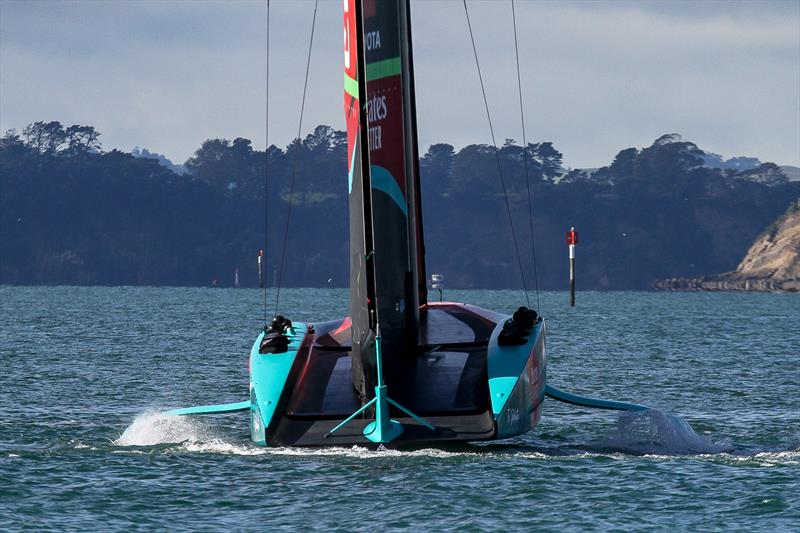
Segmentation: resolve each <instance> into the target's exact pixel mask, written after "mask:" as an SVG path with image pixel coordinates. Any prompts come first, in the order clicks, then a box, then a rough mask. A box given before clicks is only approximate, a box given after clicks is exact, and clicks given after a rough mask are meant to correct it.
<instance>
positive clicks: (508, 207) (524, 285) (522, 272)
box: [463, 0, 531, 306]
mask: <svg viewBox="0 0 800 533" xmlns="http://www.w3.org/2000/svg"><path fill="white" fill-rule="evenodd" d="M463 3H464V13H465V14H466V15H467V27H468V28H469V38H470V41H472V52H473V54H475V66H476V67H477V69H478V79H479V80H480V82H481V93H483V105H484V107H485V108H486V118H487V119H488V121H489V132H490V133H491V134H492V146H493V147H494V157H495V159H496V160H497V175H498V176H499V177H500V185H501V186H502V188H503V199H504V200H505V201H506V212H507V213H508V224H509V226H511V237H512V238H513V240H514V250H516V252H517V263H518V264H519V275H520V277H521V278H522V288H523V289H524V290H525V300H526V301H527V303H528V306H530V305H531V299H530V296H529V295H528V285H527V283H526V282H525V269H524V268H523V267H522V257H521V256H520V253H519V244H518V243H517V232H516V231H515V230H514V219H513V218H512V216H511V204H510V203H509V201H508V191H507V189H506V182H505V179H503V169H502V167H501V165H500V151H499V150H498V149H497V141H496V140H495V136H494V127H493V126H492V116H491V114H490V113H489V100H488V99H487V98H486V89H485V88H484V85H483V75H482V74H481V64H480V62H479V61H478V49H477V48H476V47H475V37H474V36H473V34H472V24H471V23H470V20H469V9H467V0H463Z"/></svg>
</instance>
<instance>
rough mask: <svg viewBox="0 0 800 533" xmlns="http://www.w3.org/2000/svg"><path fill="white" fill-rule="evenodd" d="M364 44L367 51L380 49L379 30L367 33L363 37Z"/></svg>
mask: <svg viewBox="0 0 800 533" xmlns="http://www.w3.org/2000/svg"><path fill="white" fill-rule="evenodd" d="M364 44H366V45H367V50H377V49H378V48H380V47H381V32H380V31H379V30H375V31H368V32H367V33H366V34H365V35H364Z"/></svg>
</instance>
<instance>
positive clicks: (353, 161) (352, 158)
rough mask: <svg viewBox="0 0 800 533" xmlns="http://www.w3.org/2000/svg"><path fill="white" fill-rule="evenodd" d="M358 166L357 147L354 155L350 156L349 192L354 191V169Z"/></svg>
mask: <svg viewBox="0 0 800 533" xmlns="http://www.w3.org/2000/svg"><path fill="white" fill-rule="evenodd" d="M355 168H356V149H355V148H353V155H352V156H350V172H348V173H347V193H348V194H352V193H353V171H354V170H355Z"/></svg>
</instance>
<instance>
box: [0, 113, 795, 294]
mask: <svg viewBox="0 0 800 533" xmlns="http://www.w3.org/2000/svg"><path fill="white" fill-rule="evenodd" d="M144 152H145V151H141V150H140V151H139V153H138V154H137V155H139V156H140V157H135V156H134V155H132V154H130V153H125V152H121V151H119V150H111V151H103V149H102V145H101V142H100V133H99V132H97V131H96V130H95V129H94V128H93V127H91V126H81V125H73V126H68V127H66V126H64V125H62V124H60V123H58V122H36V123H34V124H31V125H29V126H27V127H26V128H24V129H23V130H22V131H21V133H17V132H15V131H9V132H7V133H6V134H5V135H4V136H3V137H2V139H0V283H3V284H81V285H84V284H86V285H91V284H98V285H176V286H181V285H186V286H210V285H217V286H230V285H232V283H233V280H234V271H235V270H236V269H238V270H239V280H240V283H241V284H242V285H243V286H255V285H257V283H258V279H257V271H256V254H257V252H258V250H259V249H265V250H266V260H267V262H266V269H265V270H266V272H267V282H268V283H270V282H272V281H273V280H274V279H275V277H276V271H277V269H278V266H279V264H280V257H279V255H280V253H281V250H282V248H283V235H284V232H285V231H286V226H285V224H286V220H287V212H288V207H289V204H290V203H291V205H292V216H291V220H290V226H289V228H288V235H289V239H288V241H287V243H286V259H285V265H286V266H285V272H284V273H283V275H282V280H283V284H284V285H286V286H312V287H319V286H346V284H347V282H348V268H349V262H348V253H347V248H348V242H347V239H348V233H347V226H348V213H347V209H348V207H347V185H346V184H347V177H346V168H347V164H346V158H347V140H346V135H345V133H344V132H341V131H336V130H334V129H332V128H330V127H328V126H318V127H317V128H316V129H315V130H314V131H313V132H311V133H309V134H308V135H306V136H305V137H304V138H303V139H297V140H295V141H294V142H292V143H290V144H289V145H288V146H286V147H284V148H279V147H277V146H274V145H273V146H270V147H269V148H268V149H267V150H266V151H259V150H255V149H254V148H253V146H252V143H251V141H250V140H248V139H244V138H236V139H233V140H229V139H209V140H207V141H206V142H204V143H203V144H202V146H201V147H200V148H199V149H198V150H197V151H196V152H195V154H194V155H193V156H192V157H191V158H190V159H189V160H188V161H186V163H185V165H184V168H185V172H184V173H183V174H178V173H176V172H174V171H173V170H172V169H170V168H167V167H166V166H165V165H164V164H162V163H163V161H162V162H159V160H157V159H155V158H148V157H141V155H142V153H144ZM498 159H499V161H500V169H501V171H502V175H503V181H504V182H505V186H506V190H505V192H504V190H503V188H502V186H501V184H500V180H499V174H498V162H497V161H498ZM562 159H563V156H562V154H561V153H560V152H559V151H558V150H557V149H556V147H554V146H553V144H552V143H550V142H538V143H529V144H528V145H527V146H525V147H522V146H519V145H518V144H517V143H516V142H514V141H513V140H512V139H507V140H506V142H505V143H504V144H503V145H502V146H500V147H498V149H497V153H495V149H494V147H493V146H488V145H483V144H474V145H469V146H465V147H463V148H461V149H460V150H456V149H455V148H454V147H453V146H451V145H449V144H445V143H440V144H434V145H432V146H430V147H429V148H428V149H427V151H426V152H425V153H424V155H423V156H422V157H421V158H420V172H421V184H422V194H423V222H424V227H425V243H426V251H427V255H426V257H427V268H428V273H432V272H436V273H440V274H443V275H444V276H445V283H446V284H447V286H450V287H454V288H456V287H458V288H519V287H521V286H522V283H523V280H522V276H521V274H520V271H519V266H518V262H517V258H516V253H515V249H516V248H519V249H520V251H521V254H522V258H521V259H522V263H523V267H524V276H525V282H526V283H527V285H528V286H529V287H532V286H533V285H534V283H535V281H536V280H537V279H538V283H539V287H540V288H542V289H563V288H565V287H566V281H567V280H566V273H567V271H566V265H567V258H566V245H565V243H564V232H565V231H566V230H567V229H569V227H570V226H575V227H576V229H578V231H579V232H580V233H581V243H580V245H579V247H578V249H579V252H578V253H579V268H578V284H579V286H580V287H581V288H585V289H647V288H649V287H650V286H651V284H652V283H653V281H654V280H656V279H660V278H668V277H689V276H697V275H705V274H714V273H717V272H723V271H727V270H731V269H733V268H734V267H735V266H736V264H737V262H738V261H739V259H741V256H742V255H743V254H744V253H745V251H746V250H747V247H748V246H749V245H750V243H751V242H752V240H753V239H754V238H755V237H756V236H757V235H758V234H759V233H760V232H761V231H762V230H763V229H764V228H765V227H766V226H767V225H768V224H769V223H771V222H772V221H773V220H774V219H775V218H776V217H777V216H779V215H780V213H782V212H783V211H784V210H785V209H786V207H787V205H788V204H789V203H790V202H791V201H792V200H793V199H796V198H798V197H799V196H800V183H797V182H789V181H788V180H787V179H786V177H785V176H784V175H783V173H782V172H781V170H780V168H778V167H777V166H776V165H774V164H772V163H764V164H761V165H759V166H757V167H755V168H748V169H745V170H741V169H737V168H714V167H711V166H708V165H707V164H706V160H707V159H708V157H707V154H705V152H703V151H702V150H701V149H700V148H698V147H697V146H696V145H694V144H693V143H691V142H686V141H684V140H682V139H681V138H680V137H679V136H677V135H675V134H669V135H665V136H662V137H661V138H659V139H657V140H656V141H655V142H654V143H653V144H652V145H651V146H649V147H646V148H644V149H637V148H626V149H624V150H621V151H620V152H619V153H618V154H617V155H616V156H615V157H614V158H613V159H612V161H611V162H610V163H609V164H608V165H607V166H604V167H602V168H600V169H597V170H594V171H585V170H571V171H567V170H566V169H564V168H563V166H562ZM265 176H267V179H266V180H265ZM293 177H294V187H293V188H292V187H291V186H290V184H291V181H292V179H293ZM290 190H292V191H293V192H291V193H290ZM529 194H530V197H531V198H532V200H533V202H532V204H529V202H528V198H529ZM506 201H507V202H508V207H509V208H510V210H511V214H512V223H513V230H512V224H510V223H509V219H508V214H507V209H506ZM529 205H532V210H531V209H529ZM265 209H266V211H265ZM265 212H266V214H267V220H266V224H265V216H264V214H265ZM531 214H532V215H533V217H531ZM531 221H533V224H531ZM531 229H533V236H534V237H535V238H534V239H532V238H531V237H532V233H531ZM265 231H266V233H265ZM265 236H266V238H265ZM515 238H516V241H517V243H516V246H515V243H514V239H515ZM534 246H535V255H536V263H535V265H536V266H535V273H534V257H533V255H534V254H533V248H534ZM329 280H330V281H329Z"/></svg>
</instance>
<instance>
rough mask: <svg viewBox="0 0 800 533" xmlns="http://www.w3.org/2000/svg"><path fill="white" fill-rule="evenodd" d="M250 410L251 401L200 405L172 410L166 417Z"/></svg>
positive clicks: (166, 413)
mask: <svg viewBox="0 0 800 533" xmlns="http://www.w3.org/2000/svg"><path fill="white" fill-rule="evenodd" d="M246 409H250V400H247V401H245V402H236V403H223V404H217V405H198V406H196V407H183V408H181V409H172V410H171V411H167V412H165V413H164V414H165V415H208V414H216V413H232V412H234V411H244V410H246Z"/></svg>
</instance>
